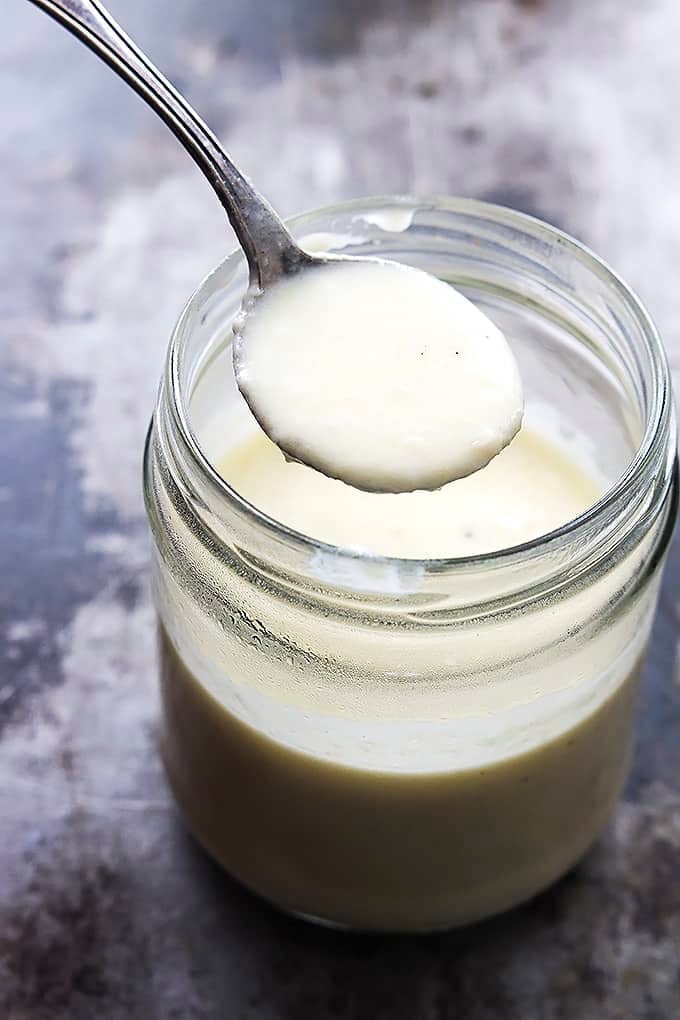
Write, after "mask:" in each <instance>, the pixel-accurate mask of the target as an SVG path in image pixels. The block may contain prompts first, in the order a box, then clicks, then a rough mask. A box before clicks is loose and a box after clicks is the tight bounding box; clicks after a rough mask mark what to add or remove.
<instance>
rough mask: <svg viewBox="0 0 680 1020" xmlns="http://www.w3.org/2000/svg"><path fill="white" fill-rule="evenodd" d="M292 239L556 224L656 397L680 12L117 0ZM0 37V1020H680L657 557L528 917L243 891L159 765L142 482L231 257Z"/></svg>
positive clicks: (669, 735)
mask: <svg viewBox="0 0 680 1020" xmlns="http://www.w3.org/2000/svg"><path fill="white" fill-rule="evenodd" d="M111 8H112V10H113V11H114V13H116V14H117V15H118V16H119V17H120V18H121V20H122V21H124V23H125V24H126V25H127V26H128V28H129V29H130V31H131V32H132V33H133V34H135V35H136V36H137V37H138V38H139V40H140V42H141V43H142V44H143V45H145V46H147V47H148V49H149V51H150V53H151V54H152V56H154V57H155V58H156V59H157V60H158V61H159V62H160V63H161V64H162V65H163V66H164V67H165V68H166V69H167V70H168V71H169V72H170V73H171V75H172V76H173V77H174V79H175V81H177V82H178V83H179V84H180V85H182V86H184V87H186V89H187V90H188V92H189V94H190V96H191V97H192V98H193V99H194V100H195V102H196V103H197V104H198V105H199V106H200V107H201V108H202V109H204V110H205V111H206V114H207V115H208V117H209V119H210V120H211V122H212V123H213V124H214V125H215V127H216V128H217V129H218V131H219V132H220V133H221V135H222V136H223V137H224V138H225V139H226V141H227V143H228V144H229V146H230V147H231V149H232V151H233V152H234V153H235V154H236V155H237V157H238V158H239V159H240V160H241V161H242V163H243V165H244V167H245V168H246V169H247V170H248V171H249V172H250V173H251V174H252V175H253V177H254V178H255V179H256V180H257V182H258V183H259V184H260V186H261V187H262V189H263V190H264V191H265V192H266V193H267V194H268V195H269V197H270V198H271V199H272V200H273V202H274V203H275V204H277V205H278V206H279V207H280V208H281V210H282V211H284V212H286V213H289V212H294V211H298V210H299V209H301V208H305V207H310V206H312V205H317V204H321V203H324V202H328V201H331V200H334V199H338V198H345V197H349V196H352V195H361V194H368V193H380V192H403V191H409V192H449V193H464V194H469V195H475V196H486V197H492V198H495V199H498V200H500V201H504V202H506V203H508V204H514V205H517V206H519V207H520V208H524V209H527V210H530V211H532V212H536V213H537V214H539V215H541V216H543V217H545V218H548V219H551V220H553V221H555V222H557V223H559V224H561V225H563V226H564V227H565V228H566V229H567V230H569V231H571V232H572V233H574V234H576V235H578V236H579V237H581V238H583V239H585V240H586V241H587V242H589V243H590V244H591V245H592V246H593V247H595V248H596V249H597V250H599V251H600V252H601V253H602V254H603V255H605V256H606V257H607V258H609V259H610V261H611V262H613V263H614V264H615V265H616V267H617V268H618V269H619V270H620V271H621V273H622V274H623V275H624V276H626V277H627V278H628V279H629V280H630V281H631V282H632V283H633V284H634V286H635V287H636V288H637V289H638V290H639V291H640V292H641V294H642V296H643V297H644V298H645V299H646V301H647V303H648V304H649V306H650V308H651V310H652V312H653V313H654V315H655V317H656V319H657V321H658V323H659V325H660V326H661V329H662V332H663V334H664V336H665V339H666V341H667V344H668V347H669V351H670V354H671V358H672V360H673V362H674V365H676V366H678V367H680V325H679V322H680V319H679V318H678V311H677V310H678V290H679V285H678V279H677V261H678V258H679V256H680V128H679V127H678V123H677V111H678V108H679V106H680V58H679V57H678V45H677V40H678V38H679V37H680V6H679V5H678V4H677V0H647V2H646V3H644V4H636V3H628V2H624V0H590V2H588V3H586V2H585V0H583V2H579V0H561V2H560V0H554V2H552V3H549V2H545V3H541V2H539V0H534V2H529V0H525V2H523V3H520V2H511V0H476V2H460V3H453V2H451V3H443V2H442V3H437V2H435V0H411V2H409V0H382V2H381V0H363V2H362V0H347V2H339V0H338V2H333V0H230V2H228V3H227V2H218V0H212V2H207V0H204V2H200V0H144V2H143V3H140V2H137V0H111ZM2 13H3V20H2V24H3V30H2V33H1V35H0V113H1V116H0V124H1V128H0V169H1V174H2V176H1V178H0V182H1V187H0V331H1V334H0V335H1V340H0V579H1V582H2V583H1V586H0V727H1V728H0V1017H2V1018H3V1020H44V1018H49V1020H85V1018H87V1020H89V1018H93V1020H118V1018H134V1020H171V1018H182V1020H193V1018H210V1020H222V1018H225V1020H241V1018H242V1020H246V1018H247V1020H270V1018H284V1020H297V1018H301V1020H305V1018H312V1020H326V1018H329V1020H331V1018H334V1020H383V1018H395V1020H420V1018H422V1020H601V1018H609V1020H671V1018H675V1017H678V1016H679V1015H680V779H679V776H680V688H679V687H678V671H677V664H676V643H677V634H678V609H677V604H678V600H677V584H678V576H679V575H678V570H679V568H680V547H679V546H678V545H677V544H676V546H675V547H674V548H673V550H672V552H671V563H670V568H669V570H668V571H667V575H666V582H665V587H664V591H663V595H662V600H661V606H660V612H659V616H658V619H657V624H656V629H655V633H654V640H653V644H652V649H651V654H650V659H649V662H648V666H647V669H646V673H645V682H644V689H643V693H642V701H641V712H640V719H641V724H640V739H639V744H638V752H637V758H636V764H635V770H634V774H633V777H632V779H631V782H630V784H629V787H628V790H627V794H626V797H625V799H624V802H623V803H622V804H621V806H620V807H619V809H618V811H617V813H616V816H615V819H614V821H613V824H612V826H611V828H610V830H609V832H608V834H607V835H606V837H605V838H604V839H603V840H602V841H601V843H600V844H599V845H598V847H597V848H596V850H595V851H594V852H593V853H592V854H591V855H590V856H589V858H588V859H587V860H586V861H585V863H584V864H583V865H582V866H581V867H579V868H578V869H577V871H576V872H575V873H573V874H572V875H570V876H569V877H568V878H567V879H565V880H564V881H563V882H562V883H560V884H559V885H558V886H557V887H556V888H554V889H552V890H551V891H550V892H549V893H547V894H545V895H543V896H541V897H539V898H538V899H537V900H536V901H534V902H533V903H531V904H530V905H529V906H527V907H526V908H523V909H521V910H519V911H516V912H514V913H512V914H510V915H508V916H506V917H503V918H501V919H499V920H496V921H493V922H490V923H487V924H484V925H480V926H478V927H476V928H473V929H470V930H468V931H461V932H457V933H453V934H450V935H445V936H438V937H432V938H418V939H387V938H367V937H355V936H352V937H349V936H341V935H336V934H332V933H328V932H322V931H317V930H315V929H313V928H311V927H308V926H306V925H304V924H301V923H296V922H294V921H291V920H288V919H286V918H284V917H281V916H279V915H278V914H276V913H274V912H273V911H271V910H269V909H268V908H267V907H265V906H264V905H262V904H260V903H259V902H258V901H256V900H255V899H253V898H252V897H250V896H248V895H246V894H245V893H243V892H241V891H240V890H239V889H238V888H236V887H235V886H234V885H233V884H232V883H231V882H230V881H229V880H228V879H226V878H225V877H223V876H222V875H221V874H219V873H218V871H217V870H216V869H215V868H214V867H213V866H212V865H211V864H210V863H209V862H208V861H207V860H206V859H205V857H204V856H203V855H202V853H201V852H200V851H199V850H198V849H197V848H196V846H195V845H194V844H193V843H192V842H191V841H190V840H189V838H188V837H187V836H186V835H185V834H184V832H183V830H182V828H181V826H180V824H179V822H178V819H177V816H176V813H175V811H174V808H173V806H172V803H171V801H170V798H169V795H168V792H167V789H166V787H165V784H164V781H163V777H162V774H161V771H160V768H159V764H158V760H157V757H156V752H155V746H154V719H155V713H156V694H155V677H154V653H153V635H152V615H151V610H150V605H149V597H148V590H147V578H146V559H147V537H146V529H145V522H144V518H143V512H142V503H141V494H140V456H141V447H142V441H143V437H144V431H145V426H146V423H147V420H148V416H149V414H150V410H151V406H152V401H153V396H154V390H155V387H156V382H157V379H158V376H159V372H160V368H161V362H162V358H163V352H164V347H165V343H166V339H167V336H168V333H169V330H170V327H171V325H172V323H173V320H174V318H175V316H176V315H177V313H178V311H179V309H180V307H181V305H182V303H183V300H184V298H185V296H186V295H187V293H188V292H189V291H190V290H191V289H192V288H193V286H194V285H195V283H196V281H197V280H198V279H199V278H200V276H201V275H202V274H203V273H204V272H205V271H206V270H207V269H208V268H209V267H210V266H211V265H212V264H213V263H214V262H215V261H216V260H217V259H218V258H219V257H220V255H221V254H222V253H223V252H224V251H225V250H226V249H228V248H230V247H231V246H232V240H233V239H232V237H231V235H230V232H229V230H228V229H227V227H226V225H225V222H224V220H223V217H222V214H221V211H220V209H219V207H218V206H217V204H216V203H215V201H214V199H213V197H212V194H211V193H210V191H209V189H208V187H207V186H206V185H205V184H204V182H203V181H202V180H201V179H200V177H199V175H198V173H197V172H196V171H194V170H193V168H192V167H191V166H190V165H188V163H187V160H186V158H185V156H184V154H183V152H182V151H181V150H180V149H179V147H178V146H177V144H176V143H175V141H174V140H173V139H172V138H171V136H170V135H169V134H167V133H166V132H165V130H164V129H163V127H162V126H161V125H160V124H159V123H157V122H155V121H154V119H153V117H152V115H151V114H150V113H148V112H147V111H146V110H145V109H144V108H143V107H142V106H141V104H140V103H139V102H138V101H137V100H136V98H135V97H134V96H133V95H132V94H131V93H128V92H127V91H126V89H125V88H124V86H123V85H122V84H120V83H119V82H117V81H116V80H115V79H114V78H113V77H112V76H111V75H110V74H109V73H108V72H107V71H106V69H105V68H104V67H103V66H102V65H98V64H97V63H96V61H95V60H94V58H93V57H91V56H90V55H89V54H88V53H86V52H85V51H84V50H83V49H82V48H79V47H78V46H77V44H76V43H75V42H74V41H73V40H71V39H70V38H69V37H68V36H67V35H66V34H65V33H63V32H62V31H61V30H60V29H58V28H57V26H55V25H54V24H53V23H51V22H50V21H49V20H48V19H47V18H46V17H45V16H44V15H42V14H41V13H39V12H38V11H36V10H34V9H33V8H31V7H30V6H29V5H28V3H27V2H26V0H4V2H3V9H2Z"/></svg>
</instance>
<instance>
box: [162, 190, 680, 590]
mask: <svg viewBox="0 0 680 1020" xmlns="http://www.w3.org/2000/svg"><path fill="white" fill-rule="evenodd" d="M390 208H396V209H399V210H401V211H404V210H407V211H408V210H411V211H412V213H413V214H414V215H415V213H417V212H418V211H437V212H450V213H454V214H461V215H476V216H478V217H482V218H485V219H487V220H489V221H490V222H493V223H494V224H495V225H503V226H507V227H509V228H511V229H513V228H514V229H517V228H525V229H526V228H530V229H532V230H533V231H536V230H538V231H540V232H541V233H543V234H544V236H545V239H546V240H549V241H550V242H551V243H556V244H557V245H559V246H560V247H561V248H562V249H564V250H566V251H567V252H569V253H570V254H572V255H574V256H575V257H576V259H577V260H580V262H581V264H584V265H586V266H587V267H588V268H589V269H590V270H592V271H593V272H594V274H595V275H596V276H598V277H599V278H600V279H603V280H605V281H606V282H607V283H608V284H609V285H611V286H612V288H613V290H614V291H616V293H617V294H618V296H619V298H620V299H621V300H622V301H623V302H624V303H625V305H626V306H627V309H628V311H629V312H630V313H631V314H632V316H633V317H634V319H635V321H636V324H637V326H638V328H639V330H640V336H641V337H642V339H643V341H644V344H645V348H646V353H647V355H648V357H649V362H650V365H651V368H652V373H653V380H654V386H653V390H652V393H651V395H650V406H649V411H648V414H647V415H646V420H645V425H644V432H643V435H642V438H641V441H640V443H639V445H638V447H637V449H636V451H635V453H634V454H633V456H632V458H631V459H630V461H629V463H628V465H627V467H626V469H625V470H624V471H623V472H622V474H621V475H620V476H619V478H618V479H617V480H616V481H615V482H614V483H613V484H612V485H611V486H609V488H608V489H607V490H606V491H605V492H604V493H603V494H602V496H601V497H600V498H599V499H598V500H597V501H596V502H595V503H593V504H592V505H591V506H589V507H587V508H586V509H585V510H584V511H582V512H581V513H580V514H578V515H577V516H576V517H574V518H572V519H571V520H569V521H567V522H566V523H565V524H563V525H560V527H558V528H555V529H553V530H551V531H548V532H546V533H545V534H542V535H539V536H537V537H535V538H532V539H530V540H528V541H526V542H522V543H519V544H517V545H513V546H508V547H507V548H503V549H498V550H494V551H491V552H486V553H477V554H475V555H472V556H454V557H433V558H427V557H422V558H412V557H409V558H406V557H399V556H387V555H382V554H376V553H370V552H366V551H363V550H360V549H354V548H351V547H348V546H342V545H334V544H332V543H329V542H324V541H323V540H320V539H316V538H313V537H312V536H310V535H306V534H305V533H303V532H300V531H297V530H296V529H294V528H291V527H289V526H288V525H286V524H284V523H283V522H281V521H278V520H277V519H276V518H274V517H271V516H269V515H268V514H266V513H264V512H263V511H262V510H260V509H259V507H257V506H256V505H255V504H253V503H250V502H249V501H248V500H247V499H245V498H244V497H243V496H242V495H241V494H240V493H239V492H238V490H237V489H235V488H234V487H233V486H231V485H230V484H229V483H228V482H227V481H226V480H225V479H224V478H222V476H221V475H220V474H219V473H218V472H217V470H216V468H215V467H214V466H213V464H212V462H211V460H210V459H209V458H208V456H207V455H206V454H205V452H204V451H203V449H202V447H201V444H200V442H199V441H198V438H197V436H196V434H195V432H194V430H193V428H192V425H191V419H190V413H189V408H188V397H189V396H190V395H189V394H186V393H185V392H184V391H183V387H182V384H181V372H180V370H181V364H182V353H183V351H182V346H183V345H182V341H183V330H182V326H183V324H184V323H185V321H186V318H187V316H188V315H189V314H190V312H191V310H192V308H193V307H194V305H195V303H196V301H197V299H198V298H199V297H200V296H201V294H202V293H203V292H204V289H205V287H206V285H207V284H208V283H209V281H210V280H211V278H212V277H213V276H214V274H215V273H217V272H218V271H219V270H220V269H221V268H222V267H223V266H224V265H225V264H227V263H228V262H231V261H233V260H242V259H243V258H244V256H243V253H242V252H240V251H239V250H236V251H233V252H231V253H230V254H229V255H227V256H226V258H225V259H223V260H222V262H220V263H219V264H218V265H217V266H216V267H215V268H214V269H213V270H211V271H210V272H209V273H208V274H207V275H206V276H205V277H204V279H203V280H202V281H201V282H200V283H199V285H198V287H197V288H196V289H195V290H194V292H193V293H192V294H191V296H190V297H189V299H188V301H187V302H186V304H185V306H184V308H183V310H182V313H181V315H180V316H179V319H178V321H177V323H176V325H175V327H174V329H173V332H172V336H171V339H170V346H169V349H168V356H167V361H166V373H165V388H166V390H167V392H168V393H169V394H170V398H171V399H170V406H171V414H172V418H173V421H174V423H175V425H176V426H177V429H178V432H179V436H180V438H181V440H182V444H183V447H184V449H185V450H186V452H187V453H188V454H189V456H190V459H191V460H192V461H193V463H194V464H195V466H196V467H197V468H198V469H199V471H200V472H201V477H202V479H203V480H204V482H206V483H207V485H208V486H209V488H210V490H211V491H212V492H213V494H214V495H215V496H216V497H217V498H218V499H221V500H226V501H227V502H228V503H229V504H231V505H232V506H235V507H236V508H237V509H238V510H239V511H240V513H241V514H242V515H243V516H244V517H245V518H246V519H247V520H249V521H250V522H251V523H253V524H255V525H256V526H258V527H260V528H264V529H266V530H267V531H268V532H270V533H272V534H273V535H274V536H275V537H277V538H282V539H284V540H286V541H287V542H289V543H292V544H294V545H295V546H297V547H299V548H301V549H303V550H305V551H307V552H312V553H316V554H319V553H321V554H323V555H324V556H328V557H332V558H335V559H337V560H339V561H347V562H361V563H370V564H375V565H378V566H382V567H385V568H386V569H388V570H393V571H396V572H398V573H399V572H401V571H413V570H414V569H416V570H417V569H423V570H426V571H427V572H449V571H456V572H458V571H465V570H467V569H472V570H479V569H487V568H492V569H493V568H499V567H508V566H512V565H513V564H516V563H519V562H526V561H527V559H533V558H535V557H538V556H544V555H546V554H547V555H554V554H556V553H559V552H561V551H562V550H563V549H564V548H565V547H566V546H567V545H569V544H572V543H579V541H580V540H581V539H585V538H586V537H587V536H588V535H590V534H592V530H593V525H594V524H596V522H597V521H598V520H599V519H602V518H603V517H605V516H606V515H607V514H615V513H616V511H617V510H619V511H620V510H621V509H622V508H623V507H625V504H626V494H627V492H628V491H629V490H630V487H631V484H633V483H634V481H635V480H637V479H640V478H641V477H642V478H645V477H649V476H650V474H651V473H652V472H653V471H654V470H655V467H656V465H657V464H658V463H659V460H660V458H663V456H664V452H665V450H666V449H667V446H668V437H669V432H670V429H671V427H672V416H673V403H672V397H671V382H670V371H669V367H668V361H667V358H666V354H665V350H664V348H663V344H662V341H661V338H660V336H659V333H658V331H657V328H656V326H655V325H654V322H653V321H652V319H651V317H650V316H649V314H648V312H647V311H646V309H645V307H644V305H643V303H642V301H641V300H640V299H639V297H638V296H637V294H636V293H635V291H634V290H632V289H631V288H630V287H629V286H628V285H627V284H626V283H625V282H624V281H623V279H622V278H621V277H620V276H619V275H618V274H617V273H616V272H615V271H614V270H613V269H611V267H610V266H609V265H608V264H607V263H606V262H605V260H604V259H602V258H601V257H600V256H598V255H596V254H595V253H594V252H593V251H592V250H591V249H590V248H588V247H587V246H586V245H584V244H582V243H581V242H580V241H577V240H576V239H575V238H573V237H572V236H570V235H569V234H567V233H565V232H564V231H562V230H560V229H559V228H557V227H554V226H552V225H551V224H549V223H546V222H545V221H543V220H541V219H539V218H538V217H535V216H531V215H529V214H528V213H524V212H520V211H519V210H515V209H511V208H508V207H506V206H502V205H497V204H495V203H491V202H485V201H481V200H478V199H469V198H462V197H450V196H439V195H424V196H410V195H378V196H370V197H366V198H360V199H352V200H349V201H345V202H339V203H334V204H332V205H327V206H322V207H319V208H315V209H312V210H309V211H307V212H304V213H300V214H298V215H296V216H292V217H289V218H288V219H287V220H286V223H287V225H289V226H290V227H292V228H293V230H294V231H295V232H300V231H302V232H303V233H304V227H305V224H306V223H312V222H313V221H314V220H316V219H318V218H319V217H323V216H328V217H331V216H333V215H338V214H339V213H344V214H352V213H357V214H359V213H361V212H362V211H370V212H372V213H375V212H376V211H377V210H381V209H382V210H385V209H390Z"/></svg>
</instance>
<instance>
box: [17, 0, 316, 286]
mask: <svg viewBox="0 0 680 1020" xmlns="http://www.w3.org/2000/svg"><path fill="white" fill-rule="evenodd" d="M31 2H32V3H34V4H35V5H36V6H37V7H40V8H42V10H44V11H46V12H47V14H50V15H51V16H52V17H53V18H54V19H55V20H56V21H58V22H59V23H60V24H62V25H63V26H64V27H65V28H67V29H68V30H69V31H70V32H72V33H73V35H75V36H76V37H77V38H78V39H80V40H81V41H82V42H84V43H85V45H86V46H88V47H89V48H90V49H91V50H93V51H94V52H95V53H96V54H97V55H98V56H99V57H101V58H102V60H104V61H106V63H107V64H108V65H109V66H110V67H111V68H112V69H113V70H114V71H115V72H116V74H118V75H120V77H121V78H123V79H124V80H125V81H126V82H127V83H128V84H129V85H130V86H131V87H132V88H133V89H134V90H135V92H137V93H138V94H139V95H140V96H141V97H142V99H144V100H145V101H146V102H147V103H148V104H149V106H151V107H152V108H153V109H154V110H155V111H156V113H157V114H158V115H159V117H161V118H162V119H163V120H164V121H165V123H166V124H167V125H168V127H169V128H170V130H171V131H172V132H173V133H174V134H175V135H176V136H177V138H178V139H179V140H180V142H181V143H182V144H183V145H184V147H185V149H187V151H188V152H189V154H190V155H191V156H192V157H193V159H194V160H195V162H196V163H197V164H198V166H199V167H200V168H201V170H202V171H203V173H204V174H205V176H206V177H207V179H208V181H209V182H210V184H211V185H212V187H213V190H214V191H215V193H216V194H217V197H218V198H219V200H220V202H221V203H222V205H223V206H224V208H225V210H226V212H227V216H228V217H229V221H230V223H231V225H232V227H233V228H234V232H235V233H236V236H237V238H238V240H239V242H240V244H241V246H242V248H243V250H244V252H245V255H246V258H247V260H248V266H249V268H250V280H251V283H254V284H257V285H259V286H260V287H265V286H266V285H267V284H268V283H271V282H273V281H274V280H275V279H277V278H279V277H280V276H281V275H282V274H284V273H286V272H291V271H294V270H295V268H296V266H297V265H298V264H302V263H304V262H306V261H307V260H308V258H309V256H307V255H306V254H305V253H304V252H303V251H302V250H301V249H300V248H299V247H298V246H297V245H296V243H295V242H294V241H293V238H292V237H291V235H290V234H289V233H288V231H287V230H286V228H285V227H284V225H283V223H282V222H281V220H280V219H279V217H278V216H277V215H276V213H275V212H274V210H273V209H272V208H271V206H270V205H269V203H268V202H267V201H266V199H264V198H263V197H262V196H261V195H260V194H259V193H258V192H257V191H256V190H255V188H254V187H253V186H252V184H251V183H250V181H249V180H248V179H247V178H246V177H244V175H243V174H242V173H241V172H240V171H239V170H238V169H237V167H235V166H234V164H233V163H232V162H231V160H230V159H229V157H228V156H227V154H226V153H225V151H224V149H223V148H222V147H221V145H220V143H219V142H218V140H217V138H216V137H215V135H214V134H213V133H212V131H211V130H210V128H209V127H208V126H207V125H206V124H205V123H204V122H203V121H202V120H201V118H200V117H199V116H198V114H197V113H196V111H195V110H193V109H192V107H191V106H190V105H189V103H188V102H187V101H186V99H185V98H184V97H183V96H182V95H180V93H179V92H178V91H177V90H176V89H175V88H174V87H173V86H172V85H171V84H170V82H169V81H168V80H167V79H166V78H164V77H163V75H162V74H161V73H160V71H159V70H158V69H157V68H156V67H155V66H154V65H153V64H152V63H151V61H150V60H149V59H148V57H146V56H145V54H144V53H142V52H141V50H139V49H138V48H137V46H135V44H134V43H133V42H132V40H131V39H129V38H128V36H127V35H126V34H125V32H123V30H122V29H121V28H120V26H119V25H118V24H117V23H116V22H115V21H114V19H113V18H112V17H111V15H110V14H109V12H108V11H107V10H106V8H105V7H104V6H103V5H102V4H101V3H99V2H98V0H31Z"/></svg>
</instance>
